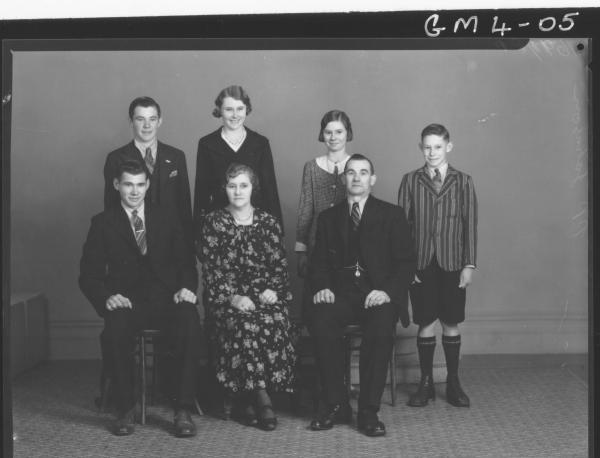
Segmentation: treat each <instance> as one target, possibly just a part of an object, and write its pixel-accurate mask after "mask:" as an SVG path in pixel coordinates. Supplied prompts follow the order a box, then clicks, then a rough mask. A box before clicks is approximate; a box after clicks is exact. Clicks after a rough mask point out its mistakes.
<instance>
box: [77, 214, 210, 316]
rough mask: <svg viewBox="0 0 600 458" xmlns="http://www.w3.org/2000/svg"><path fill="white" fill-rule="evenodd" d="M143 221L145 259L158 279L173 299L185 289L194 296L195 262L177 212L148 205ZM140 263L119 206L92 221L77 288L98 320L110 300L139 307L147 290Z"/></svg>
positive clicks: (137, 249)
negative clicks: (123, 300) (126, 301)
mask: <svg viewBox="0 0 600 458" xmlns="http://www.w3.org/2000/svg"><path fill="white" fill-rule="evenodd" d="M145 220H146V221H145V228H146V241H147V245H148V252H147V254H146V256H148V259H147V260H148V261H149V263H150V266H151V268H152V272H153V273H154V275H155V277H156V279H157V280H158V281H159V282H160V283H161V286H164V288H166V289H167V290H168V291H169V292H172V294H175V293H176V292H177V291H178V290H179V289H181V288H187V289H189V290H190V291H192V292H194V293H195V292H196V288H197V286H198V276H197V272H196V260H195V257H194V253H193V251H191V250H190V249H189V245H188V244H187V243H186V242H185V239H184V234H183V230H182V228H181V223H180V222H179V220H178V219H177V218H176V217H175V215H174V212H173V210H172V209H170V208H161V207H153V206H152V205H149V204H145ZM142 262H143V257H142V255H141V254H140V251H139V248H138V246H137V243H136V241H135V237H134V235H133V230H132V229H131V225H130V222H129V219H128V217H127V213H126V212H125V210H124V209H123V207H122V206H121V205H119V206H118V207H111V208H109V209H107V210H105V211H103V212H102V213H99V214H98V215H96V216H94V217H93V218H92V225H91V227H90V231H89V233H88V236H87V240H86V241H85V244H84V245H83V255H82V257H81V263H80V275H79V286H80V288H81V291H83V294H84V295H85V296H86V297H87V298H88V300H89V301H90V302H91V303H92V305H93V306H94V308H95V309H96V312H98V315H100V316H104V315H105V314H106V300H107V299H108V298H109V297H110V296H112V295H113V294H121V295H123V296H125V297H127V298H129V299H130V300H132V301H133V302H135V298H136V297H138V295H139V293H140V292H141V291H143V290H144V288H146V287H147V285H145V283H144V276H143V275H142Z"/></svg>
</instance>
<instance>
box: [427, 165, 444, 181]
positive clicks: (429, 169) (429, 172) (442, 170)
mask: <svg viewBox="0 0 600 458" xmlns="http://www.w3.org/2000/svg"><path fill="white" fill-rule="evenodd" d="M436 168H437V169H438V170H439V171H440V175H441V176H442V181H444V179H445V178H446V174H447V173H448V163H447V162H446V163H445V164H444V165H441V166H440V167H436ZM425 169H426V170H427V174H428V175H429V178H433V177H434V176H435V168H432V167H429V166H428V165H425Z"/></svg>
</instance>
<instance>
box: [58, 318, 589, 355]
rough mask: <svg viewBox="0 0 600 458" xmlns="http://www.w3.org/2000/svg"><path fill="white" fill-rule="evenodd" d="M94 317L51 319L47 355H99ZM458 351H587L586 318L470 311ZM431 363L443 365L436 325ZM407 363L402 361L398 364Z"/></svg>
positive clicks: (411, 349)
mask: <svg viewBox="0 0 600 458" xmlns="http://www.w3.org/2000/svg"><path fill="white" fill-rule="evenodd" d="M102 327H103V323H102V321H99V320H81V321H52V322H50V359H53V360H59V359H97V358H99V357H100V347H99V341H98V336H99V335H100V332H101V331H102ZM460 330H461V334H462V349H461V352H462V354H510V353H515V354H519V353H527V354H556V353H587V351H588V321H587V317H585V316H573V317H563V316H550V315H548V316H537V317H533V316H510V317H506V316H485V317H484V316H480V317H477V316H472V317H469V318H468V319H467V321H466V322H465V323H463V324H461V325H460ZM436 334H437V335H438V342H437V344H438V347H437V350H436V358H435V364H436V365H441V366H443V351H442V346H441V337H440V335H441V330H440V329H438V330H437V331H436ZM416 335H417V327H416V326H415V325H411V326H409V327H408V328H402V327H401V326H400V325H399V326H398V341H397V344H396V345H397V347H396V348H397V352H398V353H399V355H398V356H397V361H398V365H399V366H400V363H401V359H402V358H403V356H402V353H408V355H407V356H406V357H405V359H407V360H413V364H416V362H417V358H416V342H415V336H416ZM404 364H408V361H404V362H403V364H402V365H404Z"/></svg>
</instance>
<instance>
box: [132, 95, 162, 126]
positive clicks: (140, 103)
mask: <svg viewBox="0 0 600 458" xmlns="http://www.w3.org/2000/svg"><path fill="white" fill-rule="evenodd" d="M136 107H144V108H148V107H154V108H156V113H157V114H158V117H159V118H160V105H159V104H158V102H157V101H156V100H154V99H153V98H152V97H148V96H143V97H137V98H135V99H133V100H132V101H131V103H130V104H129V119H131V120H132V121H133V112H134V111H135V109H136Z"/></svg>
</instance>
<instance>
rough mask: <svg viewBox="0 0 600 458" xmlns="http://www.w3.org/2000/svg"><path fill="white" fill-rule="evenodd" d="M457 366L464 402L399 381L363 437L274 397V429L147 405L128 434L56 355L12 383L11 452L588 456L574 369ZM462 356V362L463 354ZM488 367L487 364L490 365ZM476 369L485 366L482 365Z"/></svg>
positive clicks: (88, 380) (85, 366) (583, 403)
mask: <svg viewBox="0 0 600 458" xmlns="http://www.w3.org/2000/svg"><path fill="white" fill-rule="evenodd" d="M486 358H487V364H481V361H482V358H481V357H479V359H478V363H477V364H472V365H471V366H470V367H469V365H468V364H463V369H462V371H461V375H462V376H461V379H462V381H463V387H464V388H465V391H466V392H467V393H468V394H469V396H470V397H471V403H472V407H471V408H469V409H461V408H456V407H452V406H451V405H449V404H448V403H446V402H445V399H444V398H445V394H444V391H445V385H444V384H443V383H440V384H437V385H436V390H437V395H438V398H437V399H436V401H435V402H433V403H432V404H430V405H429V406H427V407H425V408H410V407H407V406H406V405H405V402H406V399H407V397H408V393H409V392H411V391H413V390H414V386H407V385H404V386H400V387H399V389H398V398H399V403H398V405H396V407H391V405H389V402H390V401H389V399H390V397H389V393H385V395H384V398H383V406H382V409H381V412H380V417H381V419H382V420H383V421H384V422H385V424H386V426H387V430H388V434H387V435H386V436H385V437H383V438H367V437H365V436H363V435H362V434H360V433H358V432H357V431H356V427H355V426H354V425H353V426H348V425H343V426H336V427H335V428H334V429H333V430H331V431H324V432H312V431H309V430H308V429H307V425H308V423H309V421H310V416H311V409H310V408H309V404H310V403H309V401H308V400H306V402H305V403H304V402H303V406H302V407H303V408H302V411H301V415H300V416H295V415H292V414H291V413H290V412H289V409H288V405H287V404H288V400H287V399H288V398H287V397H281V398H277V399H276V400H275V401H276V407H279V410H278V416H279V427H278V429H277V430H276V431H275V432H270V433H267V432H263V431H260V430H257V429H252V428H247V427H244V426H242V425H239V424H238V423H236V422H234V421H224V420H220V419H217V418H214V417H210V416H195V417H194V421H195V422H196V425H197V426H198V431H199V432H198V435H197V436H196V437H194V438H191V439H177V438H175V437H174V436H173V430H172V412H171V411H170V409H168V408H167V407H166V406H151V407H150V410H149V416H148V423H147V424H146V425H145V426H141V425H137V428H136V432H135V434H134V435H132V436H129V437H115V436H113V435H112V434H111V433H110V432H109V430H108V427H109V425H110V422H111V418H112V416H111V414H100V413H98V412H97V410H96V408H95V406H94V404H93V397H94V395H96V393H97V382H98V374H99V370H100V369H99V362H96V361H56V362H52V363H47V364H44V365H43V366H40V367H38V368H36V369H33V370H32V371H29V372H27V373H25V374H22V375H20V376H19V377H18V378H17V379H16V380H15V382H14V385H13V417H14V438H15V440H14V456H15V457H19V458H35V457H44V458H50V457H57V458H67V457H77V458H84V457H106V458H115V457H140V458H142V457H143V458H149V457H160V458H163V457H286V456H288V457H292V456H293V457H399V458H409V457H419V458H424V457H426V458H428V457H436V458H437V457H440V458H441V457H444V458H451V457H457V458H458V457H460V458H468V457H474V458H476V457H477V458H478V457H482V458H483V457H490V458H491V457H493V458H502V457H515V458H517V457H518V458H526V457H585V456H587V455H588V430H587V425H588V385H587V377H586V375H585V368H583V369H582V367H581V366H583V364H582V365H575V366H573V365H567V364H562V365H560V364H549V363H548V362H547V361H546V363H545V364H541V365H540V364H538V365H536V364H520V365H516V366H514V365H513V367H509V365H506V364H504V365H498V364H497V360H495V359H494V358H495V357H492V356H488V357H486ZM466 359H467V358H465V360H466ZM492 364H494V368H491V369H490V366H491V365H492ZM483 366H485V367H483ZM304 404H306V405H304Z"/></svg>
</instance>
